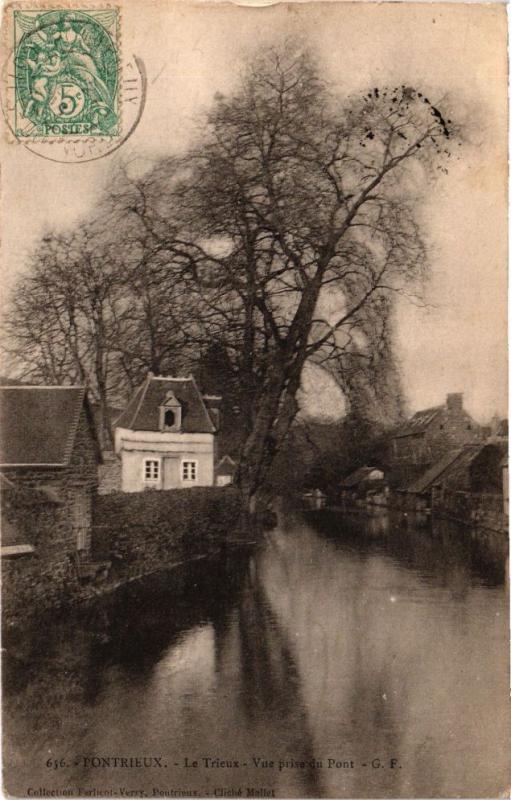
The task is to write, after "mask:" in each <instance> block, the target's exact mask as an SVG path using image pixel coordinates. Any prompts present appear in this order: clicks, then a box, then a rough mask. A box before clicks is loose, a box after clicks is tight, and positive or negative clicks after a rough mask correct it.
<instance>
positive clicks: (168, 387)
mask: <svg viewBox="0 0 511 800" xmlns="http://www.w3.org/2000/svg"><path fill="white" fill-rule="evenodd" d="M169 392H173V393H174V395H175V397H176V399H177V400H178V402H179V403H180V405H181V430H182V431H183V432H184V433H215V431H216V428H215V425H214V423H213V421H212V419H211V417H210V415H209V413H208V410H207V408H206V405H205V403H204V400H203V398H202V395H201V393H200V392H199V389H198V387H197V384H196V383H195V379H194V378H193V376H191V375H190V376H189V377H188V378H163V377H154V376H152V375H148V377H147V378H146V380H145V381H144V383H143V384H142V386H140V388H139V389H137V391H136V392H135V394H134V395H133V397H132V398H131V400H130V402H129V403H128V405H127V407H126V408H125V409H124V411H123V412H122V414H121V415H120V416H119V417H118V418H117V419H116V420H115V422H114V426H115V427H116V428H127V429H128V430H132V431H158V430H160V412H159V408H160V406H161V405H163V403H164V401H165V398H166V396H167V394H168V393H169Z"/></svg>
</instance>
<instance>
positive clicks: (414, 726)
mask: <svg viewBox="0 0 511 800" xmlns="http://www.w3.org/2000/svg"><path fill="white" fill-rule="evenodd" d="M504 565H505V546H504V543H503V542H502V541H501V542H500V543H499V541H498V540H497V541H496V542H495V541H494V540H493V539H492V538H491V537H489V538H488V540H487V541H480V539H478V538H477V537H475V536H474V535H473V532H470V531H467V530H464V529H457V528H452V527H451V528H450V527H448V526H443V527H441V528H435V529H433V530H428V529H414V528H413V527H409V528H408V529H406V530H403V529H402V528H400V527H399V525H397V524H395V523H394V522H393V521H389V519H387V518H386V517H384V516H381V517H373V518H371V519H364V518H360V519H358V520H357V519H351V520H347V519H343V518H341V517H339V516H336V515H335V514H332V513H327V512H323V513H319V514H317V515H315V518H314V519H311V516H310V515H309V516H308V517H307V518H304V517H303V516H301V515H300V514H299V513H297V512H296V513H289V514H286V515H284V516H283V517H282V519H281V521H280V523H279V526H278V527H277V528H276V529H275V530H273V531H271V532H270V533H268V534H267V535H266V536H265V539H264V541H263V542H262V543H261V544H260V546H258V547H257V549H256V550H255V551H252V552H248V551H242V552H232V553H231V554H230V555H229V556H228V557H224V558H222V559H221V561H217V562H211V563H207V564H206V563H202V564H201V565H198V566H196V567H195V568H194V569H193V570H189V571H187V573H186V574H184V575H183V574H179V575H177V574H174V573H172V574H164V575H159V576H158V577H156V578H154V577H153V578H151V579H146V580H145V581H143V582H140V583H138V584H136V585H135V584H131V585H130V586H129V587H127V588H125V589H124V590H123V591H121V592H116V593H115V595H112V596H110V597H106V598H103V599H101V600H100V601H98V603H97V604H96V605H95V606H94V608H93V609H89V610H88V611H82V612H80V613H75V614H72V615H70V616H68V617H67V618H66V619H64V620H60V621H58V622H57V621H55V622H52V621H51V620H50V621H49V622H48V624H47V625H45V626H44V627H39V629H38V630H36V631H32V633H31V634H30V635H29V636H27V635H24V636H22V637H21V636H20V637H16V636H14V635H11V634H9V633H5V634H4V650H5V652H4V659H3V683H4V701H3V726H4V737H3V738H4V788H5V790H6V791H7V792H9V793H10V794H13V795H15V796H26V795H27V794H29V795H30V796H35V797H41V796H49V793H50V792H51V791H52V790H53V791H58V792H62V793H64V792H65V793H66V794H68V795H69V796H71V795H74V796H76V795H79V796H119V795H120V794H121V795H122V794H124V795H125V794H127V793H128V792H133V793H135V794H136V795H137V796H147V797H152V796H173V795H174V796H177V795H184V796H191V795H192V794H193V793H195V794H196V795H197V796H206V795H207V796H217V797H233V796H240V795H241V796H242V797H247V796H251V795H252V796H255V797H270V796H276V797H389V798H390V797H455V796H464V797H497V796H499V795H501V794H502V793H503V792H504V791H505V789H506V787H509V785H510V783H511V764H510V756H509V752H510V749H509V743H510V741H511V735H510V734H511V714H510V703H509V666H508V653H509V649H508V644H507V642H508V631H509V622H508V602H507V585H506V584H507V580H506V573H505V567H504ZM144 757H145V758H146V761H145V763H144V762H142V765H139V766H136V762H133V761H132V760H131V759H135V758H139V759H143V758H144ZM115 758H117V759H118V760H117V761H115ZM121 758H123V759H125V761H124V762H121V761H120V759H121ZM105 759H110V760H109V761H108V760H105ZM214 759H219V761H218V762H215V761H214ZM222 762H224V763H223V765H222Z"/></svg>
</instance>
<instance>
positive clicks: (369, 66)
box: [2, 0, 507, 419]
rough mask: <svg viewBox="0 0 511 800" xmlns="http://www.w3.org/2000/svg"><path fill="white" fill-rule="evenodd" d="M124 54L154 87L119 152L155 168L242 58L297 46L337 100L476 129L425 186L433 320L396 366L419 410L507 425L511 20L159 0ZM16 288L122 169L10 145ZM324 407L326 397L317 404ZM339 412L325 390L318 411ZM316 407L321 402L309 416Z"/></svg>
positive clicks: (462, 13)
mask: <svg viewBox="0 0 511 800" xmlns="http://www.w3.org/2000/svg"><path fill="white" fill-rule="evenodd" d="M121 7H122V33H123V48H125V52H126V53H128V52H131V53H134V54H136V55H137V56H138V57H139V58H141V59H142V60H143V61H144V63H145V66H146V70H147V75H148V94H147V103H146V107H145V111H144V115H143V118H142V120H141V122H140V125H139V127H138V129H137V130H136V132H135V133H134V135H133V136H132V138H131V139H130V140H129V142H128V143H127V144H126V145H125V146H124V148H121V150H120V151H119V152H120V153H121V155H122V156H126V157H134V156H137V157H141V158H144V159H152V158H156V157H158V156H159V155H161V154H164V153H165V154H166V153H171V152H175V151H177V150H180V149H183V148H184V147H186V144H187V142H188V141H189V139H190V136H191V135H193V131H194V127H195V125H196V121H197V119H199V118H200V115H201V113H203V112H204V110H205V109H207V107H208V105H209V104H210V102H211V100H212V98H213V95H214V93H215V92H216V91H221V92H224V93H225V92H229V90H230V89H231V88H232V87H233V86H234V85H235V83H236V81H237V80H238V75H239V70H240V65H241V63H242V60H243V58H244V57H245V56H246V55H247V54H250V52H253V51H254V50H255V49H256V48H257V46H258V45H260V44H261V43H263V42H264V43H267V42H270V41H272V40H278V39H279V38H280V37H282V36H283V34H295V33H296V34H298V35H302V36H304V37H305V38H306V39H307V40H309V41H310V43H311V46H312V47H313V48H314V49H315V50H316V51H317V52H318V53H319V57H320V63H321V64H322V68H323V69H324V74H325V77H326V78H327V79H328V80H330V81H331V82H332V83H334V84H335V85H336V86H337V87H338V89H339V91H340V92H341V93H346V94H347V93H351V92H353V91H357V90H364V89H366V88H371V87H373V86H381V85H383V84H390V85H393V84H406V85H412V86H414V87H416V88H418V89H419V90H420V89H421V88H422V89H423V90H425V91H426V93H427V94H428V96H429V97H430V98H431V99H432V100H434V101H438V100H440V99H441V98H443V97H444V96H445V95H448V96H449V105H450V108H451V111H452V114H454V115H458V118H459V119H461V120H462V121H463V120H465V121H468V123H469V126H468V131H469V133H468V138H469V141H468V143H467V144H466V145H465V146H464V147H463V148H462V152H461V156H460V158H459V160H458V162H457V163H455V165H454V166H453V167H452V168H451V170H450V173H449V175H448V176H446V177H443V178H442V179H441V180H439V181H437V182H436V183H435V184H434V185H432V186H430V187H425V200H424V206H423V209H422V211H421V219H422V224H423V228H424V232H425V235H426V236H427V239H428V242H429V244H430V248H431V262H432V274H431V280H430V282H429V285H428V287H427V291H426V299H427V301H428V304H429V307H428V308H427V309H421V308H416V307H414V306H413V305H411V304H409V303H404V302H403V303H400V307H399V312H398V325H397V347H398V355H399V357H400V360H401V363H402V371H403V377H404V386H405V391H406V394H407V397H408V400H409V404H410V408H411V409H418V408H421V407H425V406H429V405H433V404H435V403H438V402H442V400H443V399H444V397H445V394H446V393H447V392H450V391H462V392H464V393H465V399H466V405H467V407H468V409H469V410H471V411H472V412H473V413H474V414H475V416H476V417H478V418H479V419H484V418H487V417H489V416H491V415H492V413H493V412H494V411H498V412H500V413H506V409H507V400H506V386H507V384H506V364H507V358H506V322H505V320H506V310H507V304H506V286H507V283H506V257H507V224H506V191H507V190H506V169H507V167H506V111H507V109H506V95H507V87H506V20H505V8H504V7H503V6H488V5H487V6H482V5H481V6H478V5H443V4H434V5H420V4H414V5H413V6H410V5H406V4H402V3H397V4H381V5H372V4H369V3H359V4H348V3H346V4H344V3H328V4H322V3H314V4H312V5H309V4H293V5H288V6H272V7H266V8H259V9H252V8H239V7H233V6H223V5H215V6H206V5H204V4H203V3H197V4H195V6H192V5H188V4H187V5H185V4H184V3H177V4H171V3H170V2H161V3H153V2H150V1H148V0H137V2H132V1H131V0H129V2H124V3H121ZM2 150H3V163H4V169H3V195H2V198H3V229H2V234H3V264H4V281H3V285H4V288H6V289H7V288H8V287H9V286H10V285H12V282H13V281H14V280H15V276H16V275H17V274H19V272H20V271H21V270H22V269H23V268H24V263H25V259H26V254H27V252H28V251H29V250H30V249H31V248H32V247H34V246H35V245H36V243H37V240H38V237H40V236H41V234H43V233H44V232H45V231H46V230H47V229H48V228H50V227H52V228H55V229H60V228H64V227H66V226H68V225H72V224H75V223H76V222H77V221H79V220H80V218H82V217H84V216H86V215H87V213H88V212H89V211H90V210H91V208H93V207H94V204H95V201H96V199H97V197H98V196H99V193H100V192H101V189H102V187H103V185H104V183H105V180H107V178H108V173H109V168H110V166H111V160H112V157H110V158H108V157H107V158H104V159H102V160H100V161H96V162H91V163H88V164H56V163H53V162H50V161H47V160H45V159H42V158H40V157H38V156H36V155H34V154H32V153H30V152H29V151H27V150H26V149H25V148H24V147H23V146H22V145H19V144H16V143H10V144H6V143H5V141H4V142H3V144H2ZM314 395H315V398H314V403H315V402H316V399H317V396H318V393H317V392H314ZM336 402H337V398H336V396H335V393H332V392H326V393H325V394H324V395H323V397H322V402H321V410H322V411H323V412H324V411H329V410H330V409H331V408H332V407H333V406H334V405H335V403H336ZM311 403H313V401H312V397H311V398H310V399H309V406H310V405H311Z"/></svg>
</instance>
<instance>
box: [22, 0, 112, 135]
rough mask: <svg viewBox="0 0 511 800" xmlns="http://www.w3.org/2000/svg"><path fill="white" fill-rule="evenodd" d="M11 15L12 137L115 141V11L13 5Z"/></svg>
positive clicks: (110, 9) (109, 8) (110, 8)
mask: <svg viewBox="0 0 511 800" xmlns="http://www.w3.org/2000/svg"><path fill="white" fill-rule="evenodd" d="M10 15H11V20H10V23H11V24H10V26H9V27H10V28H11V34H12V54H11V64H10V67H11V71H10V77H11V80H12V82H13V97H12V101H13V102H12V103H11V107H10V114H11V119H10V122H11V126H12V129H13V131H14V133H15V136H16V137H17V138H21V139H34V138H35V139H37V138H45V139H47V138H55V137H56V138H61V137H73V138H75V137H76V136H77V135H78V136H95V137H97V136H107V137H117V136H119V135H120V134H121V126H120V103H119V94H120V91H119V81H120V74H121V73H120V66H121V59H120V15H119V9H118V8H116V7H108V8H105V7H103V8H87V7H84V8H83V9H78V8H47V7H46V8H44V7H39V8H35V9H34V8H32V9H30V8H24V7H22V8H17V7H14V8H11V10H10Z"/></svg>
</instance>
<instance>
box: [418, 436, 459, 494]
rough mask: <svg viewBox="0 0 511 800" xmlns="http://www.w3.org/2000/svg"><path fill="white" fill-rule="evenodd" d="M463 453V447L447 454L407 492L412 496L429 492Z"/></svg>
mask: <svg viewBox="0 0 511 800" xmlns="http://www.w3.org/2000/svg"><path fill="white" fill-rule="evenodd" d="M462 451H463V448H462V447H458V448H457V449H456V450H451V452H450V453H447V454H446V455H445V456H444V457H443V458H441V459H440V461H437V462H436V464H433V466H431V467H430V468H429V469H427V470H426V472H424V473H423V474H422V475H421V476H420V477H419V478H416V479H415V480H414V481H413V482H412V483H411V484H410V485H409V486H408V487H407V489H406V491H407V492H410V493H411V494H423V493H424V492H427V491H429V490H430V489H431V488H432V486H434V485H435V483H437V481H438V480H439V478H440V477H441V476H442V475H443V473H444V472H445V471H446V470H447V468H448V467H450V466H451V464H452V463H453V462H454V461H456V459H457V458H458V457H459V456H460V454H461V453H462Z"/></svg>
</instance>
